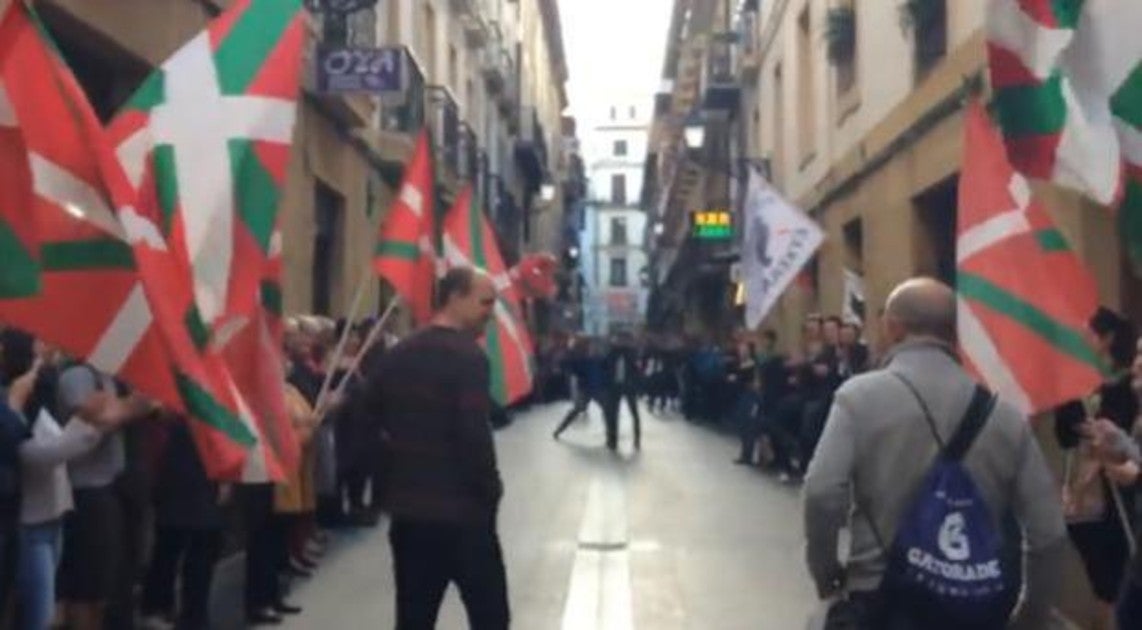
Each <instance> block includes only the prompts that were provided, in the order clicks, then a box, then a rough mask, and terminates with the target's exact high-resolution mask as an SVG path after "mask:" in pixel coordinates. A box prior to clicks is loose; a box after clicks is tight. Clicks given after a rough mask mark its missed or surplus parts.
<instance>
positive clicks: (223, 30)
mask: <svg viewBox="0 0 1142 630" xmlns="http://www.w3.org/2000/svg"><path fill="white" fill-rule="evenodd" d="M304 39H305V28H304V13H303V12H302V2H301V0H238V1H237V2H234V3H233V4H232V5H231V6H230V8H228V9H227V10H226V11H224V12H223V13H222V14H221V15H220V16H219V17H217V18H215V19H214V20H213V21H212V22H211V23H210V24H209V26H208V28H207V29H206V30H204V31H202V32H201V33H199V34H198V35H197V36H196V37H194V38H193V39H192V40H191V41H190V42H188V43H187V44H185V45H184V46H183V47H182V48H180V49H179V50H178V51H177V52H175V54H174V55H173V56H171V57H170V58H169V59H167V60H166V61H165V62H164V63H163V64H162V66H161V67H160V68H159V69H158V70H157V71H156V72H154V73H153V74H152V75H151V76H150V77H149V78H148V79H147V80H146V82H145V83H144V84H143V87H142V88H141V89H139V90H138V91H137V92H136V93H135V95H134V96H133V97H132V98H131V99H130V100H129V101H128V102H127V104H126V105H125V106H124V108H123V109H122V110H121V111H120V112H119V113H118V115H117V116H116V117H115V120H114V121H113V122H112V124H111V126H110V133H111V134H112V136H113V138H114V139H115V143H116V146H117V149H118V154H119V158H120V160H121V161H122V162H123V165H124V168H125V169H126V171H127V173H128V174H129V175H130V177H131V182H132V184H134V185H135V186H136V187H137V188H139V189H140V190H141V191H142V192H141V194H140V203H139V205H140V208H139V211H140V213H141V214H142V215H155V216H157V217H159V218H160V219H161V221H160V222H159V223H158V225H156V226H155V227H156V228H157V229H158V232H159V233H160V234H161V235H162V236H163V237H164V238H165V239H166V240H171V239H173V238H178V239H181V240H182V241H183V242H184V244H185V247H186V252H187V254H188V256H189V258H190V265H191V271H192V273H193V279H194V300H195V303H196V304H197V306H198V310H199V312H200V314H201V316H202V319H203V321H202V322H198V323H196V324H195V325H201V326H204V327H205V328H206V330H207V331H209V333H215V332H218V331H220V330H223V329H225V328H226V327H227V326H230V325H234V324H233V322H234V320H239V321H240V320H241V319H243V318H248V317H250V316H251V315H252V313H253V312H254V309H255V307H256V306H257V304H258V296H259V291H260V286H261V282H262V271H261V270H262V268H263V265H264V261H265V260H266V259H267V258H268V257H269V251H270V246H271V240H272V236H273V233H274V227H275V225H276V216H277V212H278V206H279V202H280V200H281V197H282V196H283V188H284V185H285V178H286V170H287V166H288V161H289V156H290V147H291V144H292V140H293V135H294V123H295V119H296V114H297V98H298V93H299V85H300V79H301V58H302V50H303V44H304Z"/></svg>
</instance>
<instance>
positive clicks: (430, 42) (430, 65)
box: [421, 4, 436, 81]
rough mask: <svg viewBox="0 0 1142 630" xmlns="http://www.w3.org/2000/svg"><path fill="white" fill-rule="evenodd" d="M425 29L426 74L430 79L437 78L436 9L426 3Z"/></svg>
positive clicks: (423, 42)
mask: <svg viewBox="0 0 1142 630" xmlns="http://www.w3.org/2000/svg"><path fill="white" fill-rule="evenodd" d="M422 28H423V29H424V31H423V33H422V39H421V43H422V44H423V45H424V50H423V51H421V52H422V53H423V54H424V74H425V76H426V78H427V79H428V80H429V81H433V80H435V79H436V11H434V10H433V8H432V6H431V5H428V4H425V5H424V25H423V26H422Z"/></svg>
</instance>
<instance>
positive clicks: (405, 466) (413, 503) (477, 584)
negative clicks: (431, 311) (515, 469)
mask: <svg viewBox="0 0 1142 630" xmlns="http://www.w3.org/2000/svg"><path fill="white" fill-rule="evenodd" d="M436 295H437V301H438V310H437V312H436V315H435V316H434V317H433V319H432V322H431V323H430V324H429V325H428V326H426V327H424V328H423V329H421V330H419V331H417V332H416V333H414V334H413V335H411V336H410V337H408V338H407V339H405V340H404V341H402V342H401V343H399V344H397V345H396V346H395V347H394V348H393V349H392V350H390V351H388V352H386V353H385V354H384V355H382V356H381V357H380V358H379V359H377V361H376V363H375V364H374V365H372V366H370V369H369V372H368V373H367V374H366V376H365V385H364V387H363V388H362V389H363V391H364V394H363V395H362V397H361V399H360V400H359V401H358V403H357V404H358V405H359V411H358V413H360V414H361V417H363V418H368V419H369V420H371V421H372V422H371V424H372V426H374V427H375V428H376V429H377V430H378V431H379V433H380V435H381V436H382V442H383V445H384V448H383V453H381V454H380V457H381V459H382V460H383V468H384V471H383V473H382V475H381V476H382V478H383V483H382V484H381V502H382V505H383V506H384V508H385V510H386V511H388V513H389V514H390V515H392V525H391V526H390V529H389V542H390V545H391V546H392V553H393V572H394V577H395V582H396V599H397V601H396V614H397V623H396V627H397V628H399V629H400V630H420V629H422V628H423V629H429V628H435V627H436V617H437V613H438V612H439V610H440V603H441V601H442V599H443V598H444V593H445V591H446V590H447V588H448V585H449V584H451V583H454V584H456V586H457V587H458V588H459V590H460V594H461V596H462V598H463V601H464V605H465V607H466V608H467V610H468V621H469V626H470V627H471V628H472V630H507V628H508V625H509V621H510V612H509V609H508V595H507V578H506V575H505V570H504V563H503V554H502V551H501V548H500V540H499V536H498V534H497V533H496V513H497V511H498V509H499V503H500V497H501V496H502V495H503V484H502V482H501V480H500V473H499V469H498V467H497V465H496V451H495V444H494V442H493V439H492V429H491V426H490V425H489V422H488V421H489V415H490V413H491V409H492V401H491V387H490V385H489V378H490V377H489V369H488V357H487V354H485V353H484V351H483V349H481V348H480V346H479V345H478V343H477V340H478V338H479V337H480V336H481V335H483V334H484V331H485V330H486V329H487V326H488V322H489V321H490V320H491V317H492V314H493V310H494V308H495V304H496V288H495V285H494V284H493V283H492V280H491V278H489V277H488V276H487V275H486V274H484V273H482V272H479V271H477V270H475V269H472V268H470V267H457V268H454V269H451V270H449V271H448V273H446V274H445V275H444V277H443V278H441V279H440V282H439V284H438V287H437V292H436Z"/></svg>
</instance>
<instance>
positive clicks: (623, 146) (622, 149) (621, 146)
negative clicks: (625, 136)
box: [614, 140, 627, 157]
mask: <svg viewBox="0 0 1142 630" xmlns="http://www.w3.org/2000/svg"><path fill="white" fill-rule="evenodd" d="M614 154H615V157H622V156H624V155H626V154H627V141H626V140H615V148H614Z"/></svg>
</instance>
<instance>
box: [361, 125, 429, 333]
mask: <svg viewBox="0 0 1142 630" xmlns="http://www.w3.org/2000/svg"><path fill="white" fill-rule="evenodd" d="M430 147H431V145H430V144H429V142H428V132H427V131H421V132H420V135H419V136H418V137H417V139H416V148H415V149H414V150H413V153H412V158H411V159H410V160H409V162H408V165H407V166H406V167H405V172H404V181H402V182H401V187H400V192H399V193H398V195H397V199H396V201H395V202H393V205H392V207H391V208H390V209H389V212H388V214H387V215H385V218H384V220H383V221H382V222H381V227H380V234H379V235H378V236H377V245H376V250H375V251H374V252H373V270H374V271H375V272H376V273H377V275H379V276H381V277H382V278H384V279H385V280H387V281H388V282H389V284H391V285H392V287H393V289H395V290H396V292H397V294H399V295H400V296H401V297H402V298H403V299H404V301H405V302H406V303H407V304H408V305H409V308H410V309H411V310H412V314H413V318H414V319H415V320H416V322H417V323H418V324H424V323H426V322H427V321H428V320H429V319H431V318H432V291H433V286H434V284H435V282H436V216H435V203H434V201H433V200H434V199H435V197H434V183H433V176H432V153H431V148H430Z"/></svg>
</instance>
